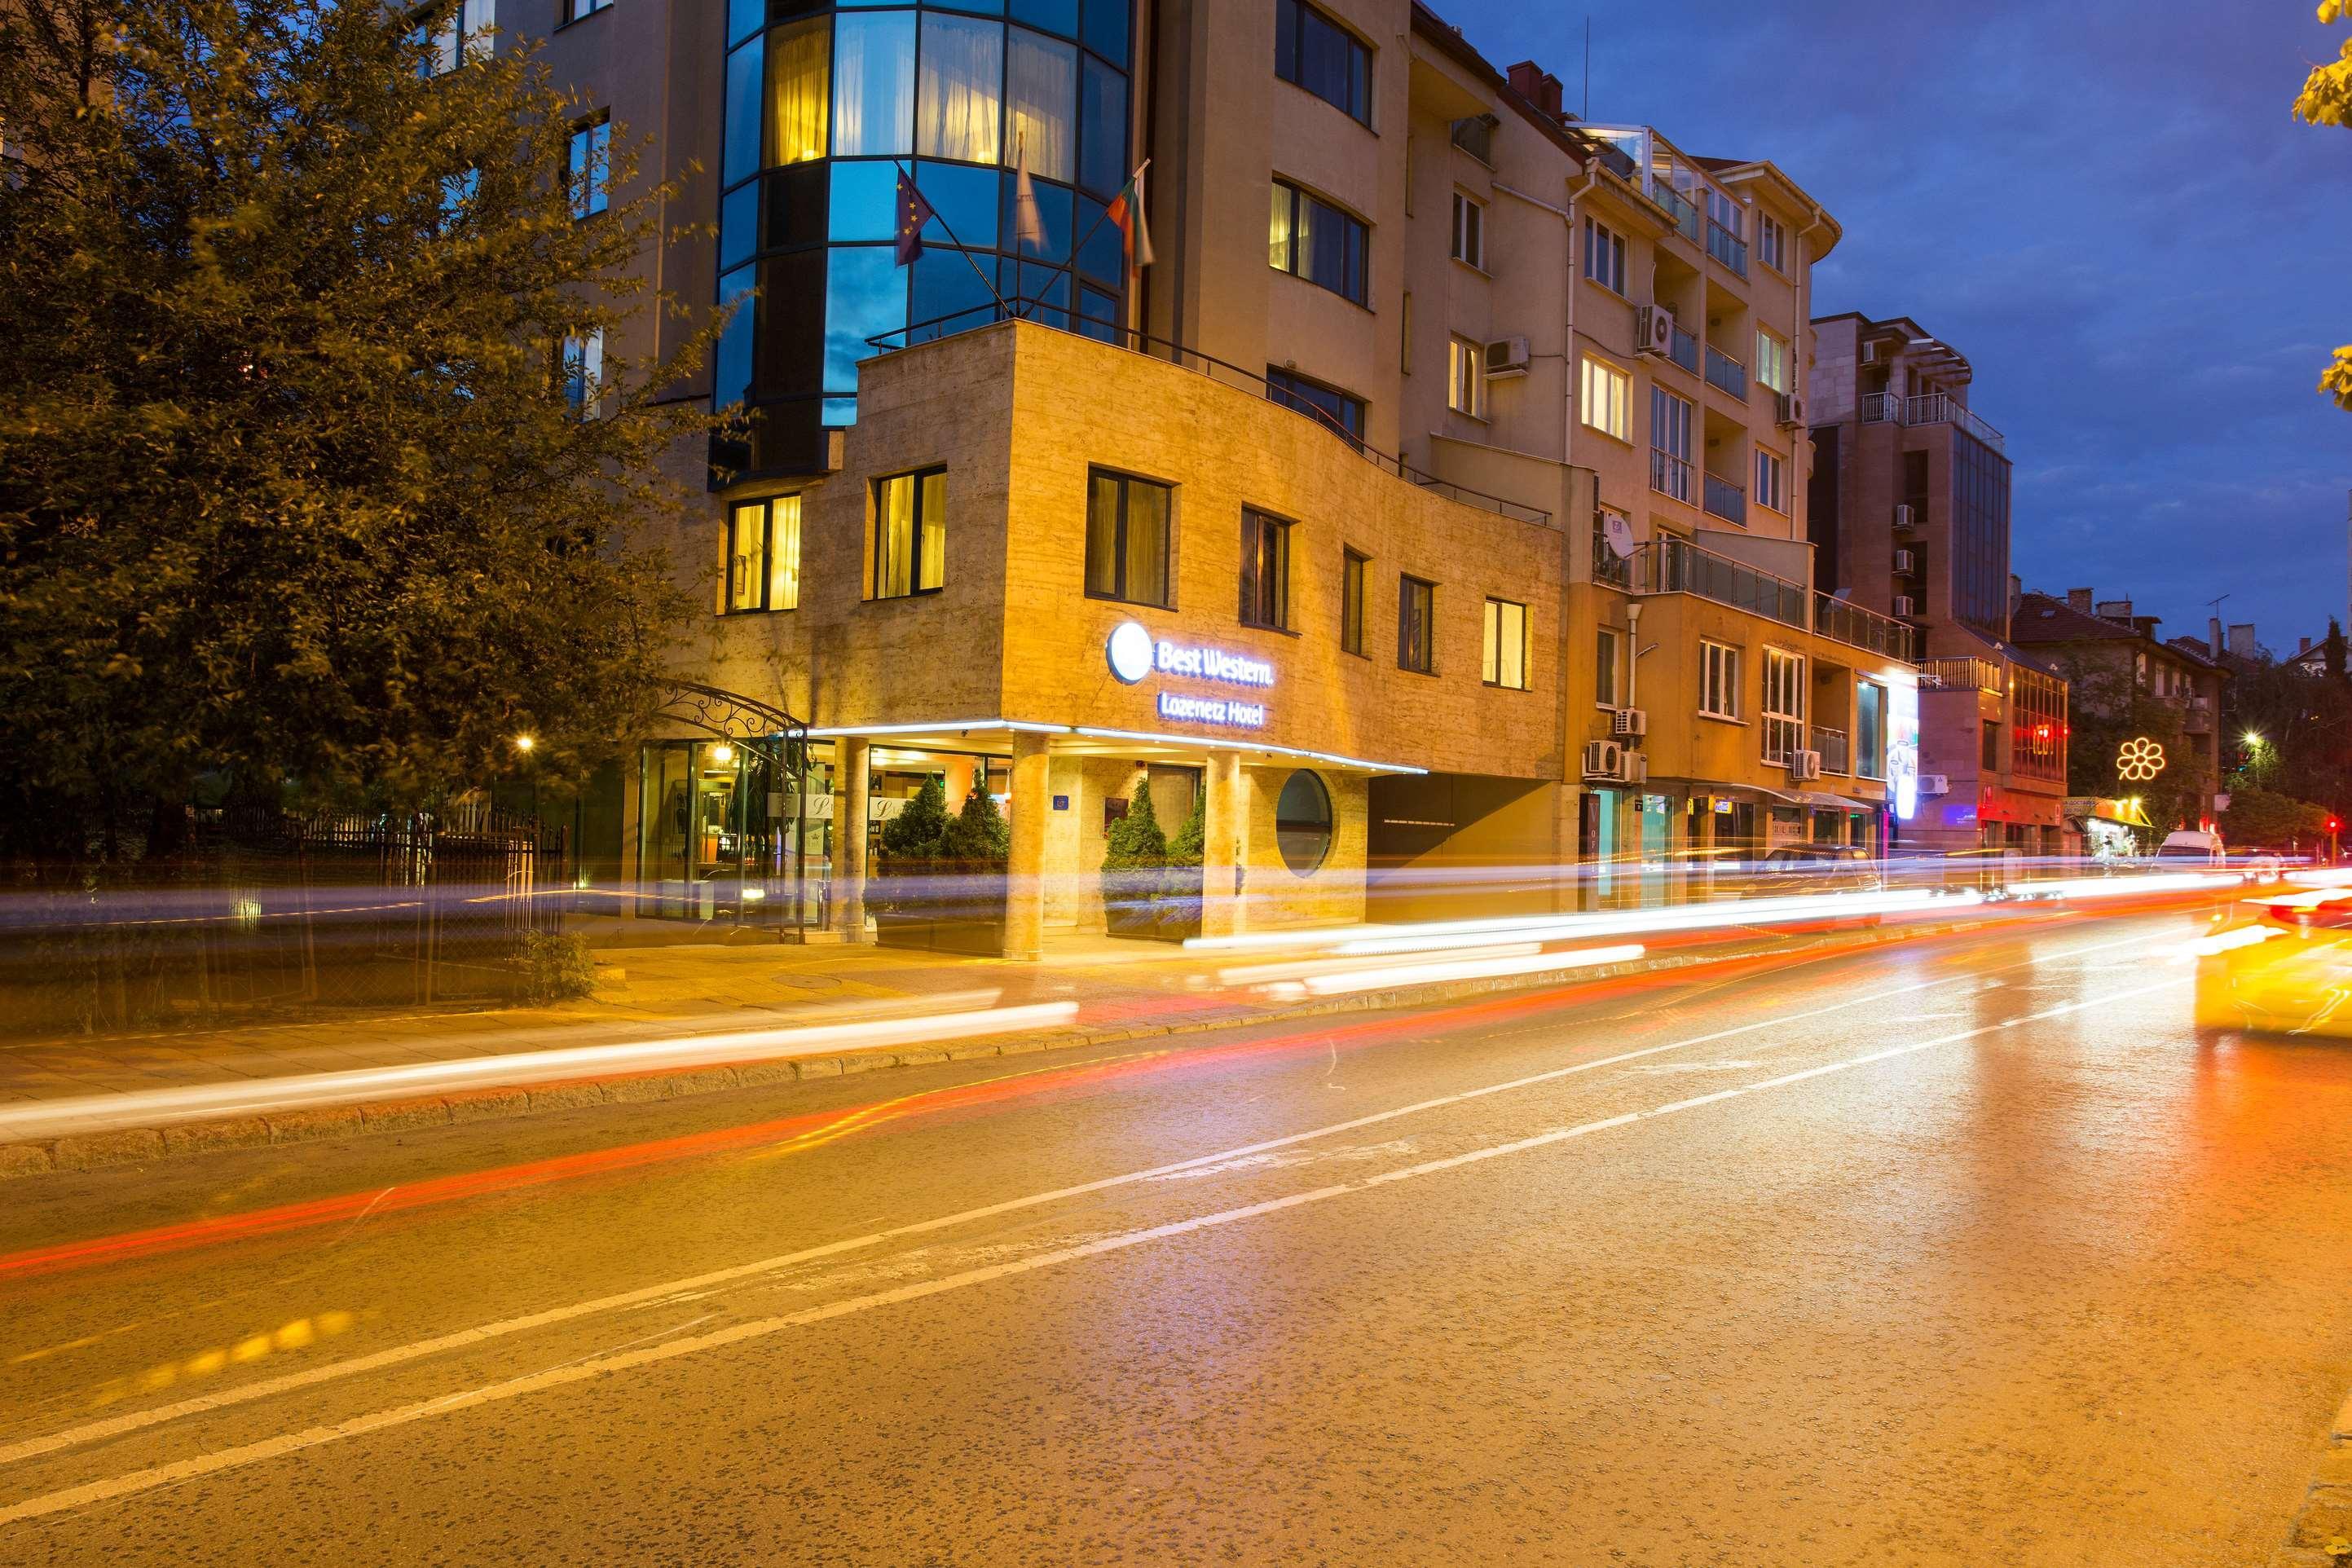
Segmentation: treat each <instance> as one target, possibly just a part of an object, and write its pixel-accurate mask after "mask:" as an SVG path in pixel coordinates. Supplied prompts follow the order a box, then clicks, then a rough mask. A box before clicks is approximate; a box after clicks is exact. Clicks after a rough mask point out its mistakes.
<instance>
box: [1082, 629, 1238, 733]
mask: <svg viewBox="0 0 2352 1568" xmlns="http://www.w3.org/2000/svg"><path fill="white" fill-rule="evenodd" d="M1103 651H1104V654H1105V656H1106V657H1107V658H1108V659H1109V661H1110V672H1111V674H1112V675H1113V676H1114V677H1116V678H1117V679H1118V680H1119V681H1120V682H1121V683H1122V684H1124V685H1128V686H1133V685H1134V684H1135V683H1136V682H1138V681H1139V680H1141V679H1143V678H1144V677H1145V676H1147V675H1151V674H1153V673H1155V672H1156V673H1158V674H1160V675H1166V676H1177V677H1181V678H1183V679H1191V680H1206V681H1213V682H1214V683H1216V684H1218V685H1221V686H1244V687H1254V688H1256V689H1265V688H1267V687H1270V686H1272V685H1273V684H1274V666H1273V665H1271V664H1268V663H1267V662H1266V661H1265V660H1264V659H1262V658H1248V657H1246V656H1245V655H1242V654H1237V653H1228V652H1226V651H1225V650H1224V649H1223V648H1219V647H1188V646H1186V645H1185V644H1182V643H1178V642H1171V641H1170V640H1169V639H1167V638H1165V637H1159V638H1155V637H1152V635H1151V634H1150V632H1148V631H1146V630H1144V628H1143V626H1142V625H1141V624H1140V623H1139V622H1136V621H1125V622H1122V623H1120V624H1119V626H1117V627H1116V628H1115V629H1113V631H1112V632H1111V634H1110V641H1109V642H1108V645H1107V646H1106V647H1105V648H1104V650H1103ZM1158 708H1159V713H1160V717H1161V718H1162V719H1168V720H1173V721H1177V722H1180V723H1187V724H1225V725H1232V726H1235V727H1238V728H1241V729H1247V730H1255V729H1261V728H1263V727H1264V726H1265V703H1263V702H1244V701H1240V700H1235V699H1233V698H1227V697H1196V696H1192V695H1191V694H1189V693H1185V692H1181V691H1162V692H1160V694H1159V701H1158Z"/></svg>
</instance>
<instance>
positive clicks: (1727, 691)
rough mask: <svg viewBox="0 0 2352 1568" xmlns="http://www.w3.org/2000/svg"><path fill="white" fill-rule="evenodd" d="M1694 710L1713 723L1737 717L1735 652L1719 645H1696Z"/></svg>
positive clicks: (1737, 658)
mask: <svg viewBox="0 0 2352 1568" xmlns="http://www.w3.org/2000/svg"><path fill="white" fill-rule="evenodd" d="M1698 710H1699V711H1700V712H1702V713H1705V714H1706V715H1707V716H1708V717H1710V718H1715V719H1737V718H1738V717H1739V650H1738V648H1736V647H1728V646H1727V645H1726V644H1723V643H1719V642H1701V643H1700V644H1699V645H1698Z"/></svg>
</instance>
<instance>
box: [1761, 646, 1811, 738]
mask: <svg viewBox="0 0 2352 1568" xmlns="http://www.w3.org/2000/svg"><path fill="white" fill-rule="evenodd" d="M1763 718H1764V760H1765V761H1766V762H1768V763H1786V762H1787V761H1788V760H1789V758H1790V754H1791V753H1793V752H1798V751H1800V750H1801V749H1803V746H1804V744H1805V661H1804V660H1803V659H1802V658H1800V657H1799V656H1797V655H1796V654H1793V653H1783V652H1782V651H1781V650H1780V649H1779V648H1777V647H1768V648H1766V649H1765V650H1764V709H1763Z"/></svg>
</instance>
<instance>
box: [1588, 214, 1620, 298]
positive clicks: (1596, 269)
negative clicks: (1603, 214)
mask: <svg viewBox="0 0 2352 1568" xmlns="http://www.w3.org/2000/svg"><path fill="white" fill-rule="evenodd" d="M1584 275H1585V276H1586V277H1587V278H1590V279H1592V280H1593V281H1594V282H1595V283H1598V284H1600V285H1601V287H1602V288H1603V289H1609V290H1611V291H1612V293H1618V294H1622V293H1623V292H1624V291H1625V237H1624V236H1623V235H1622V234H1618V233H1615V232H1614V231H1612V229H1611V228H1610V227H1609V226H1608V225H1606V224H1602V223H1596V222H1594V221H1593V220H1592V219H1591V218H1586V219H1585V220H1584Z"/></svg>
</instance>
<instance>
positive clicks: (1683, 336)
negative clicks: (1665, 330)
mask: <svg viewBox="0 0 2352 1568" xmlns="http://www.w3.org/2000/svg"><path fill="white" fill-rule="evenodd" d="M1666 357H1667V358H1668V359H1670V360H1672V361H1674V362H1675V363H1676V364H1678V365H1680V366H1682V367H1683V368H1684V369H1685V370H1686V371H1688V372H1690V373H1691V374H1693V375H1696V374H1698V340H1697V339H1696V338H1695V337H1693V336H1691V335H1690V334H1689V333H1688V332H1686V331H1683V330H1682V329H1681V328H1680V327H1676V328H1675V338H1674V346H1673V347H1671V348H1669V349H1668V350H1666Z"/></svg>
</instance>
